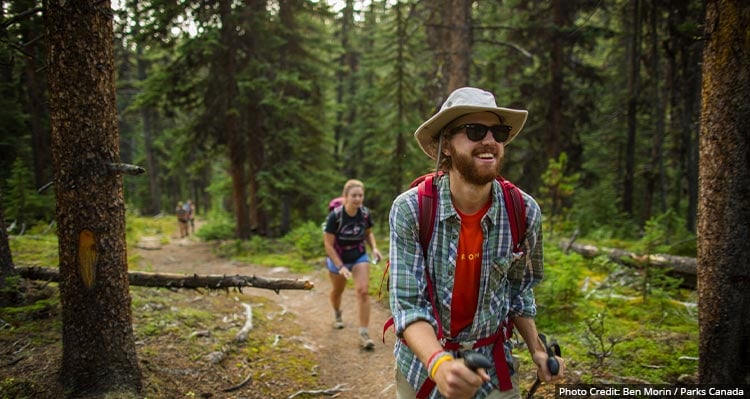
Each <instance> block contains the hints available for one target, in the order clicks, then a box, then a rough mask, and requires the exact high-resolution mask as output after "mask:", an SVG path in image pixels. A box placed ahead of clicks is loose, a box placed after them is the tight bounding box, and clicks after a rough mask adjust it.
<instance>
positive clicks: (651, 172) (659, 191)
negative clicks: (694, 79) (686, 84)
mask: <svg viewBox="0 0 750 399" xmlns="http://www.w3.org/2000/svg"><path fill="white" fill-rule="evenodd" d="M659 10H660V9H659V7H658V6H657V5H656V3H655V2H652V3H651V4H650V7H649V26H650V29H649V46H650V52H649V53H650V54H649V64H648V69H649V74H650V78H651V82H653V83H652V84H651V85H650V86H651V87H650V89H651V90H652V91H651V95H650V96H649V97H650V103H651V104H652V106H651V107H650V108H651V110H652V115H653V116H652V119H653V121H654V127H653V129H652V138H651V143H652V145H651V162H650V165H649V167H648V170H647V172H646V173H645V180H646V191H645V193H644V195H643V202H644V204H643V206H642V207H641V209H642V210H643V214H642V215H641V216H642V219H643V220H649V219H651V217H652V216H653V215H654V213H657V214H660V213H663V212H665V211H666V210H667V204H666V179H665V176H664V174H665V172H664V158H663V148H664V124H665V121H664V114H665V112H666V110H665V106H664V100H663V95H662V82H663V81H664V78H663V77H662V71H661V68H662V65H661V57H660V53H661V46H660V43H659V40H658V38H657V32H658V29H659V27H658V20H659V18H657V14H658V13H659ZM654 207H656V210H654Z"/></svg>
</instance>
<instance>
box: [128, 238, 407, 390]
mask: <svg viewBox="0 0 750 399" xmlns="http://www.w3.org/2000/svg"><path fill="white" fill-rule="evenodd" d="M196 227H200V226H196ZM146 241H149V238H144V239H143V240H142V242H146ZM151 241H152V242H153V238H151ZM212 245H214V244H211V243H205V242H201V241H199V240H198V239H197V238H196V237H194V236H189V237H186V238H179V234H173V236H172V237H170V242H169V243H167V244H161V245H157V247H158V249H146V248H147V247H148V246H145V245H139V246H138V247H137V248H134V249H131V251H134V252H135V254H137V255H138V268H139V269H140V270H144V271H150V272H155V273H158V272H162V273H184V274H189V275H192V274H198V275H207V274H213V275H236V274H240V275H247V276H253V275H255V276H258V277H265V278H270V279H281V278H283V279H300V280H309V281H311V282H313V283H314V285H315V287H314V288H313V289H312V290H310V291H297V290H282V291H280V292H279V293H278V294H276V293H275V292H273V291H271V290H266V289H257V288H244V289H243V293H244V294H245V295H251V296H254V297H263V298H267V299H268V300H269V301H273V302H274V303H276V304H277V305H278V306H280V307H281V308H283V309H284V310H285V312H289V313H291V314H292V315H294V318H293V322H294V323H296V324H298V325H299V331H302V336H301V337H295V342H299V345H301V346H303V347H304V348H305V349H307V350H310V351H312V352H314V354H315V359H316V361H317V365H316V366H315V373H316V375H317V381H318V382H319V385H320V386H313V387H301V388H299V389H300V390H327V389H331V388H334V387H336V386H337V385H339V384H342V385H341V387H343V388H344V389H342V390H340V392H334V393H332V394H324V393H318V394H316V395H299V396H297V397H301V398H308V397H310V398H311V397H336V398H394V397H395V396H396V391H395V386H394V359H393V355H392V349H393V341H394V339H395V336H394V335H393V333H392V332H389V333H387V334H386V343H385V344H383V342H382V340H381V332H382V326H383V323H384V321H385V320H386V319H387V318H388V317H389V316H390V312H389V310H388V309H387V308H386V306H385V305H384V304H381V303H379V302H377V301H376V300H375V299H374V298H371V311H370V312H371V313H370V325H369V332H370V337H371V338H372V339H373V341H375V349H374V350H373V351H364V350H362V349H360V347H359V340H358V322H357V320H358V318H357V310H356V309H357V308H356V299H355V296H354V288H353V286H352V285H351V284H350V285H348V286H347V288H346V290H345V291H344V296H343V301H342V310H343V319H344V323H345V328H344V329H341V330H336V329H334V328H333V327H332V322H333V310H332V308H331V306H330V304H329V302H328V294H329V292H330V287H331V284H330V281H329V279H328V274H327V273H328V272H327V271H326V270H325V269H324V267H323V266H322V265H321V267H320V268H319V269H316V270H315V271H314V272H312V273H311V274H309V275H300V274H295V273H293V272H290V271H288V270H286V269H284V268H269V267H264V266H259V265H252V264H247V263H242V262H236V261H232V260H229V259H225V258H221V257H219V256H217V255H215V254H214V253H213V252H212ZM188 295H190V296H194V295H195V294H188ZM218 295H222V294H218ZM227 304H228V305H229V306H236V302H235V301H233V300H232V299H231V297H230V296H229V295H227ZM272 329H273V327H272ZM250 334H251V335H252V331H251V332H250ZM279 355H280V356H283V355H284V354H281V353H280V354H279ZM225 384H226V383H225ZM222 395H223V394H222V393H220V392H219V393H217V392H214V393H213V394H212V395H211V398H248V397H256V396H252V394H250V393H249V392H248V391H247V390H244V391H243V390H237V391H236V392H234V393H232V394H226V396H222ZM288 396H289V395H286V394H285V395H283V396H278V397H288Z"/></svg>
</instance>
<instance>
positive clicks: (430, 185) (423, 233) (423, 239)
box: [417, 174, 437, 258]
mask: <svg viewBox="0 0 750 399" xmlns="http://www.w3.org/2000/svg"><path fill="white" fill-rule="evenodd" d="M417 206H418V209H419V219H418V223H419V244H420V245H421V246H422V254H424V256H425V258H427V248H428V247H429V245H430V240H432V229H433V228H434V226H435V213H436V212H437V183H436V182H435V175H434V174H428V175H425V176H424V180H422V181H420V182H419V185H418V186H417Z"/></svg>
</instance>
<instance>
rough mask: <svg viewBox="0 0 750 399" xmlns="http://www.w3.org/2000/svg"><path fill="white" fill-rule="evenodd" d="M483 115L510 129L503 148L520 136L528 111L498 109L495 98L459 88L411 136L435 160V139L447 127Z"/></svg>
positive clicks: (485, 92)
mask: <svg viewBox="0 0 750 399" xmlns="http://www.w3.org/2000/svg"><path fill="white" fill-rule="evenodd" d="M485 111H487V112H492V113H494V114H497V115H499V116H500V117H501V118H502V120H503V123H504V124H506V125H509V126H511V130H510V134H509V135H508V140H505V144H508V143H510V142H511V141H512V140H513V139H514V138H515V137H516V136H517V135H518V133H520V132H521V129H523V125H524V124H525V123H526V117H527V116H528V114H529V111H527V110H522V109H511V108H503V107H498V106H497V103H496V102H495V96H494V95H493V94H492V93H490V92H488V91H486V90H482V89H478V88H476V87H462V88H460V89H456V90H454V91H453V93H451V94H450V96H448V99H447V100H445V102H444V103H443V105H442V106H441V107H440V111H439V112H438V113H437V114H435V115H433V116H432V117H431V118H430V119H428V120H427V121H425V122H424V123H423V124H422V125H421V126H419V128H418V129H417V131H416V132H414V137H415V138H416V139H417V143H419V147H420V148H421V149H422V151H424V153H425V154H427V156H429V157H430V158H432V159H436V158H437V142H436V141H435V136H437V135H438V134H440V132H441V131H442V130H443V128H444V127H445V126H446V125H447V124H449V123H450V122H452V121H453V120H455V119H458V118H460V117H462V116H464V115H467V114H473V113H475V112H485Z"/></svg>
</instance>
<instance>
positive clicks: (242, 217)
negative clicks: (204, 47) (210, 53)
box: [216, 0, 251, 240]
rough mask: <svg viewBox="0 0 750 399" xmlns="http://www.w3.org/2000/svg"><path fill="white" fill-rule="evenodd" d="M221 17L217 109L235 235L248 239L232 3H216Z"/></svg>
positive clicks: (245, 184) (245, 183)
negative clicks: (229, 177) (226, 150)
mask: <svg viewBox="0 0 750 399" xmlns="http://www.w3.org/2000/svg"><path fill="white" fill-rule="evenodd" d="M219 15H220V18H221V51H220V54H221V56H220V57H218V64H217V65H216V67H217V70H219V71H221V74H222V76H221V77H220V80H221V82H222V83H223V88H224V97H223V99H222V101H223V102H222V108H223V109H221V110H220V112H221V116H222V118H223V121H224V133H225V134H226V138H227V146H228V148H229V168H230V174H231V175H232V198H233V205H234V214H235V218H236V222H237V226H236V234H237V237H238V238H240V239H243V240H245V239H248V238H250V230H251V229H250V217H249V215H248V208H247V180H246V173H245V163H246V162H245V161H246V160H247V157H246V155H245V137H244V136H243V134H242V130H241V129H240V118H239V111H238V109H237V107H238V104H237V97H238V95H239V88H238V87H237V77H236V75H237V31H236V29H235V28H236V26H237V24H236V22H235V19H234V16H233V15H232V2H231V1H230V0H221V1H220V2H219Z"/></svg>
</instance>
